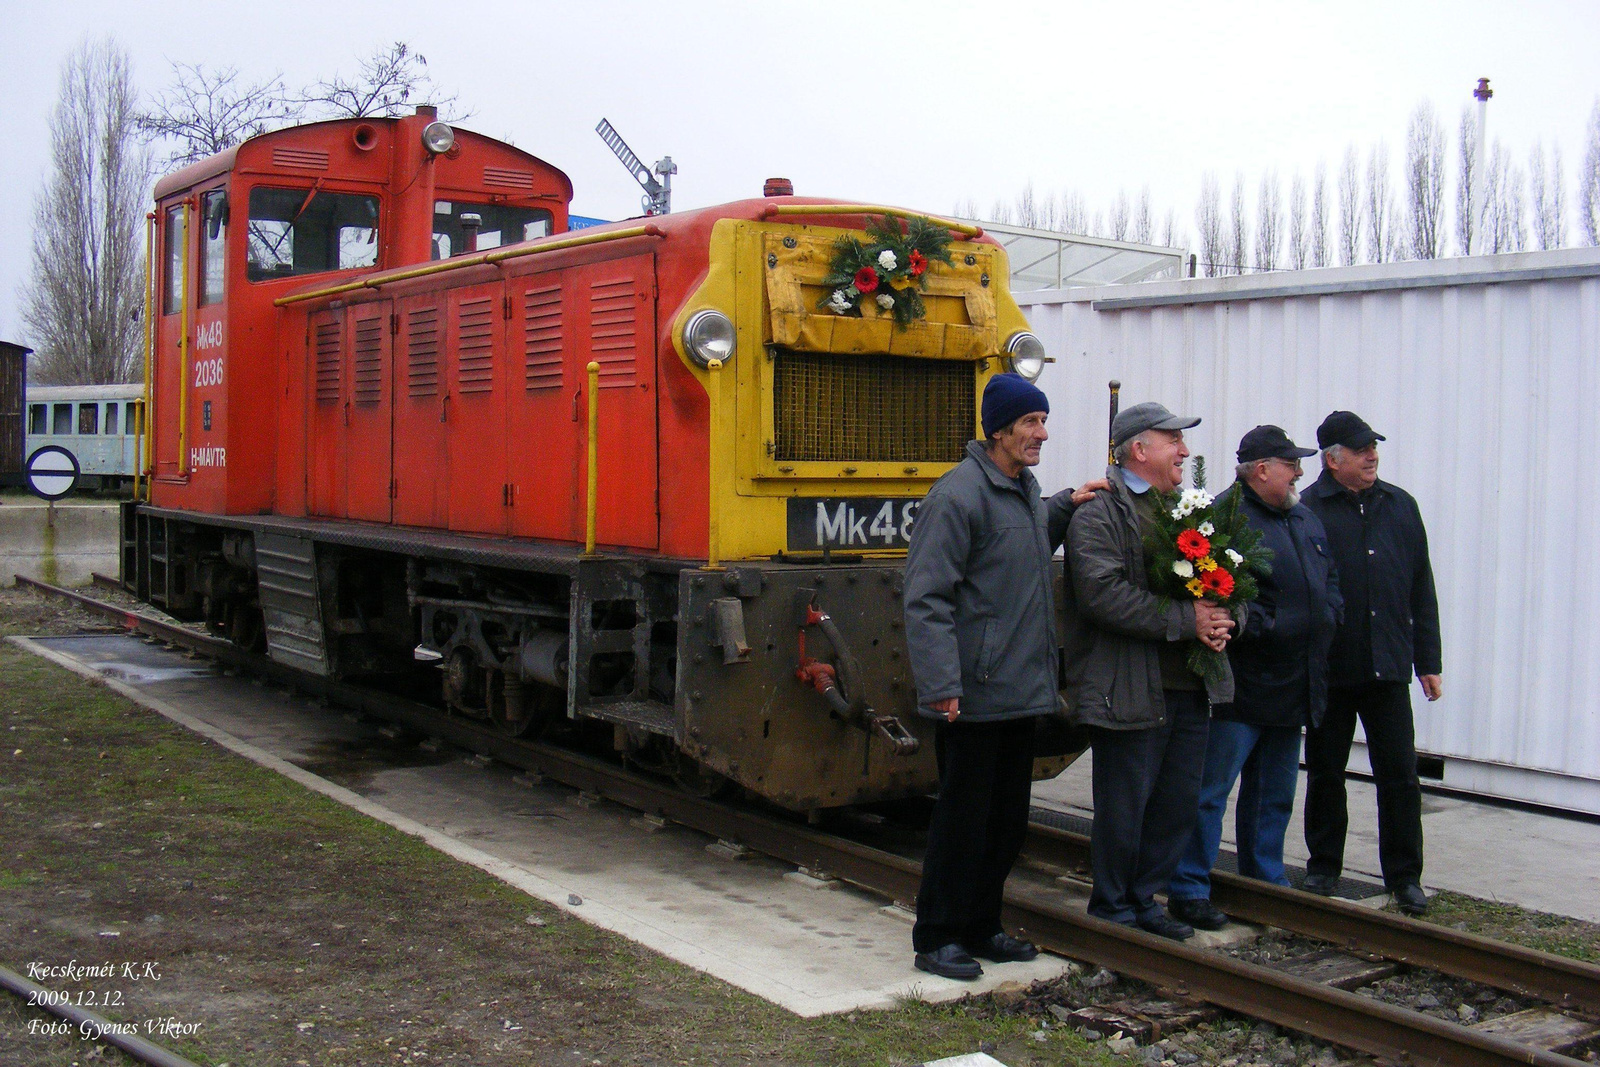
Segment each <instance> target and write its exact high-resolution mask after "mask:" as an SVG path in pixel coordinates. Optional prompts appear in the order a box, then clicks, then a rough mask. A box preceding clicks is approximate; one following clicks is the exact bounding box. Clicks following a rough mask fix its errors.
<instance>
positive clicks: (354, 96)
mask: <svg viewBox="0 0 1600 1067" xmlns="http://www.w3.org/2000/svg"><path fill="white" fill-rule="evenodd" d="M359 67H360V69H359V71H358V73H357V74H356V76H355V77H354V78H346V77H344V76H343V75H339V74H335V75H334V76H333V77H332V78H330V79H327V80H324V81H318V82H314V83H312V84H311V85H309V86H307V87H306V89H305V91H304V92H303V93H301V95H300V100H299V103H300V104H301V105H302V106H303V107H304V108H305V110H306V111H307V112H308V113H310V114H312V115H314V116H317V117H320V118H340V119H343V118H366V117H368V116H373V115H377V116H384V117H388V118H393V117H395V116H398V115H402V114H405V113H406V112H407V111H409V110H410V109H411V108H412V107H414V106H416V105H417V104H432V105H433V106H435V107H437V108H438V109H439V113H440V114H441V115H445V116H448V117H449V118H451V119H453V120H455V121H460V120H462V119H464V118H467V117H469V115H470V112H466V111H462V110H460V108H459V107H458V106H457V105H458V101H457V99H456V95H455V94H454V93H451V94H449V95H444V93H443V92H442V90H440V88H439V85H438V83H436V82H435V81H434V80H433V77H432V76H431V75H430V74H429V73H428V60H427V58H426V57H425V56H423V54H422V53H421V52H417V51H413V50H412V48H411V46H410V45H408V44H407V43H406V42H404V41H396V42H395V43H394V44H392V45H389V46H388V47H387V48H380V49H378V50H377V51H375V52H373V53H372V54H371V55H368V56H365V57H363V58H362V59H361V61H360V64H359ZM997 221H998V220H997Z"/></svg>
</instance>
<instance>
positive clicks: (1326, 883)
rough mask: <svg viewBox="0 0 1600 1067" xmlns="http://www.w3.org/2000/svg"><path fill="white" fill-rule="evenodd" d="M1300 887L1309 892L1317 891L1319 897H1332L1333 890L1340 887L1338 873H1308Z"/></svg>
mask: <svg viewBox="0 0 1600 1067" xmlns="http://www.w3.org/2000/svg"><path fill="white" fill-rule="evenodd" d="M1300 888H1301V889H1302V890H1303V891H1305V892H1307V893H1315V894H1316V895H1317V896H1319V897H1331V896H1333V891H1334V890H1335V889H1337V888H1339V876H1338V875H1337V874H1308V875H1306V880H1305V881H1303V882H1301V883H1300Z"/></svg>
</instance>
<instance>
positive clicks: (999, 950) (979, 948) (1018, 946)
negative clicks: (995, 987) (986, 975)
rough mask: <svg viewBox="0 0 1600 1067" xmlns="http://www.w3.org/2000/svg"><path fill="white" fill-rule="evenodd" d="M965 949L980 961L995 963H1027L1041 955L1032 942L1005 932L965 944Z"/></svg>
mask: <svg viewBox="0 0 1600 1067" xmlns="http://www.w3.org/2000/svg"><path fill="white" fill-rule="evenodd" d="M963 947H965V948H966V950H967V951H968V952H970V953H972V954H973V955H974V956H977V957H978V958H979V959H985V960H991V961H993V962H995V963H1025V962H1027V961H1028V960H1031V959H1033V958H1035V957H1036V956H1038V955H1039V950H1038V949H1037V948H1035V947H1034V946H1033V944H1032V942H1029V941H1024V940H1022V939H1021V938H1020V937H1012V936H1011V935H1010V934H1008V933H1006V932H1005V931H1003V930H1002V931H1001V932H1000V933H998V934H995V935H994V936H993V937H988V938H984V939H983V940H982V941H968V942H965V944H964V946H963Z"/></svg>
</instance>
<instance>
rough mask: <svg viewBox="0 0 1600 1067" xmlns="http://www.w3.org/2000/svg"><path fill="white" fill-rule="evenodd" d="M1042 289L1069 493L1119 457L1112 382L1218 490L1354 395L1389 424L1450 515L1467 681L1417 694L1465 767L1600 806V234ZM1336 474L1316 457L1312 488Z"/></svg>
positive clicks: (1027, 302)
mask: <svg viewBox="0 0 1600 1067" xmlns="http://www.w3.org/2000/svg"><path fill="white" fill-rule="evenodd" d="M1018 300H1019V301H1020V302H1021V303H1022V304H1023V311H1024V312H1025V313H1026V314H1027V315H1028V317H1029V321H1030V322H1031V323H1032V324H1033V327H1034V329H1035V331H1036V332H1037V333H1038V334H1039V336H1040V337H1041V338H1042V339H1043V340H1044V342H1045V345H1046V348H1047V349H1048V350H1049V352H1050V353H1051V355H1053V356H1055V357H1056V359H1057V360H1058V362H1057V363H1055V364H1053V365H1051V366H1049V367H1048V368H1047V370H1046V371H1045V374H1044V377H1043V378H1042V379H1041V380H1040V383H1039V384H1040V386H1041V387H1042V388H1043V389H1044V390H1045V392H1046V393H1047V394H1048V395H1049V397H1050V408H1051V414H1050V434H1051V439H1050V441H1049V443H1048V444H1046V446H1045V456H1044V461H1043V463H1042V464H1041V465H1040V468H1039V474H1040V481H1041V482H1042V483H1043V484H1044V488H1045V491H1046V492H1050V491H1052V490H1055V489H1058V488H1060V487H1061V486H1064V485H1069V484H1078V483H1080V482H1081V481H1083V480H1084V479H1085V478H1087V477H1090V476H1093V475H1094V474H1095V473H1097V472H1098V471H1100V470H1103V469H1104V466H1105V448H1106V399H1107V394H1106V382H1107V380H1108V379H1111V378H1117V379H1120V380H1121V382H1122V403H1123V405H1124V406H1126V405H1129V404H1134V403H1138V402H1139V401H1142V400H1159V401H1161V402H1162V403H1164V404H1166V405H1167V406H1168V407H1170V408H1172V409H1173V410H1175V411H1180V412H1184V413H1188V414H1194V415H1199V416H1202V417H1203V418H1204V420H1205V421H1204V423H1202V424H1201V425H1200V426H1197V427H1195V428H1194V429H1193V430H1191V431H1189V432H1188V433H1186V435H1185V436H1186V437H1187V438H1188V440H1189V442H1190V447H1191V448H1192V449H1193V450H1194V452H1196V453H1198V454H1203V455H1205V457H1206V459H1207V462H1208V467H1209V470H1210V472H1211V479H1210V481H1211V486H1210V487H1211V488H1212V489H1213V491H1218V490H1221V489H1222V488H1224V487H1225V486H1226V485H1227V484H1228V483H1229V482H1231V481H1232V480H1233V462H1234V452H1235V449H1236V448H1237V445H1238V441H1239V438H1240V436H1241V435H1242V434H1243V433H1244V432H1245V431H1246V430H1248V429H1250V428H1251V427H1252V426H1255V425H1257V424H1259V423H1264V422H1271V423H1276V424H1278V425H1280V426H1282V427H1284V428H1285V429H1286V430H1288V431H1289V434H1290V436H1292V437H1293V438H1294V439H1295V440H1296V441H1298V442H1300V443H1302V444H1307V445H1310V446H1312V447H1315V444H1316V428H1317V425H1318V423H1319V422H1320V421H1321V420H1322V418H1323V417H1324V416H1325V415H1327V413H1328V412H1329V411H1331V410H1333V409H1335V408H1348V409H1350V410H1353V411H1356V412H1358V413H1360V414H1361V415H1362V416H1363V417H1365V418H1366V419H1367V421H1368V422H1370V423H1371V424H1372V425H1373V427H1374V428H1375V429H1377V431H1378V432H1379V433H1382V434H1385V435H1387V437H1388V441H1387V442H1386V443H1385V444H1383V445H1380V446H1379V448H1380V451H1381V453H1382V457H1383V458H1382V466H1381V468H1380V475H1381V476H1382V477H1384V478H1385V479H1387V480H1390V481H1392V482H1395V483H1396V484H1398V485H1400V486H1402V487H1404V488H1406V489H1408V490H1410V491H1411V492H1412V493H1413V494H1414V495H1415V496H1416V498H1417V500H1418V503H1419V504H1420V505H1421V507H1422V515H1423V518H1424V520H1425V521H1426V522H1427V524H1428V534H1429V539H1430V542H1431V549H1432V558H1433V565H1434V575H1435V579H1436V582H1437V585H1438V590H1439V607H1440V616H1441V621H1442V624H1443V630H1444V679H1445V682H1444V684H1445V697H1444V699H1443V700H1441V701H1439V702H1438V703H1436V704H1427V703H1425V702H1424V701H1423V700H1422V699H1421V696H1420V689H1417V690H1416V692H1415V694H1414V696H1413V705H1414V706H1415V708H1416V720H1417V747H1418V748H1419V749H1421V750H1423V751H1425V752H1428V753H1432V754H1434V755H1439V756H1443V757H1444V758H1445V773H1444V784H1446V785H1448V786H1458V787H1460V788H1462V789H1466V790H1471V791H1474V792H1482V793H1488V794H1492V795H1499V796H1504V797H1510V798H1515V799H1520V800H1528V801H1533V802H1536V803H1544V804H1551V805H1554V806H1557V807H1563V808H1571V809H1576V810H1582V811H1588V812H1594V813H1600V631H1597V630H1596V629H1595V626H1594V619H1595V618H1596V614H1597V612H1600V562H1597V560H1600V551H1597V549H1600V493H1596V492H1595V490H1594V488H1593V486H1594V474H1593V470H1592V463H1591V460H1590V454H1589V449H1588V448H1587V447H1586V444H1585V442H1586V440H1587V436H1588V434H1589V433H1590V432H1591V427H1592V425H1593V423H1594V420H1595V413H1596V412H1597V411H1600V362H1597V355H1596V354H1597V353H1600V250H1597V249H1592V248H1585V249H1562V250H1559V251H1553V252H1533V253H1523V254H1518V255H1505V256H1480V257H1473V258H1463V259H1452V260H1438V261H1432V262H1410V263H1396V264H1384V265H1380V266H1370V267H1349V268H1336V269H1325V270H1307V271H1278V272H1273V273H1270V274H1262V275H1255V276H1246V277H1238V278H1217V279H1197V280H1194V281H1185V282H1156V283H1150V284H1145V285H1124V286H1105V287H1101V288H1097V289H1071V290H1058V291H1055V292H1039V293H1022V294H1018ZM1320 471H1321V465H1320V463H1319V461H1318V460H1317V459H1309V460H1307V461H1306V479H1305V481H1303V482H1302V485H1304V484H1308V483H1309V482H1310V480H1311V479H1313V478H1315V477H1316V476H1317V474H1318V473H1320Z"/></svg>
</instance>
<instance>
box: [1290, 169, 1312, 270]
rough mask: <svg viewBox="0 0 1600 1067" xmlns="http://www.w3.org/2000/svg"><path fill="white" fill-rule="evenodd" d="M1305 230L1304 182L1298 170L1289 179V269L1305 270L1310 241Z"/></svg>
mask: <svg viewBox="0 0 1600 1067" xmlns="http://www.w3.org/2000/svg"><path fill="white" fill-rule="evenodd" d="M1307 237H1308V234H1307V232H1306V182H1305V179H1304V178H1302V177H1300V172H1299V171H1298V170H1297V171H1295V172H1294V177H1293V178H1291V179H1289V269H1290V270H1305V269H1306V259H1307V257H1308V256H1309V255H1310V252H1311V243H1310V241H1309V240H1307Z"/></svg>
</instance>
